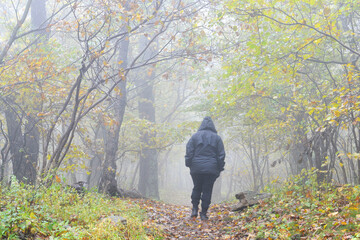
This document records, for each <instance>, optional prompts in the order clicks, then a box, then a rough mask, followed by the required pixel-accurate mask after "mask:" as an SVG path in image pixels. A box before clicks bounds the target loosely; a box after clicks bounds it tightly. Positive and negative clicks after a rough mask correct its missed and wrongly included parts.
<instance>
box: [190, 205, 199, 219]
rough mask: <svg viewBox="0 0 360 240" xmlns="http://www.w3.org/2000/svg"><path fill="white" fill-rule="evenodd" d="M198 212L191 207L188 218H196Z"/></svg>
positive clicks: (195, 208)
mask: <svg viewBox="0 0 360 240" xmlns="http://www.w3.org/2000/svg"><path fill="white" fill-rule="evenodd" d="M198 211H199V209H198V208H197V207H193V209H192V211H191V215H190V217H192V218H196V217H197V215H198Z"/></svg>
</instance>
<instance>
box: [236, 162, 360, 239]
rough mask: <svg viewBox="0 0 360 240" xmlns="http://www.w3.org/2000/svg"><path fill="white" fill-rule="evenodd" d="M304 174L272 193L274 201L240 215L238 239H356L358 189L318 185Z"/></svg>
mask: <svg viewBox="0 0 360 240" xmlns="http://www.w3.org/2000/svg"><path fill="white" fill-rule="evenodd" d="M317 175H318V171H317V170H314V169H313V170H311V171H308V172H306V171H303V172H302V174H301V175H298V176H295V177H293V178H291V179H289V180H288V181H286V182H285V183H284V185H283V186H282V187H281V188H280V189H272V190H271V191H272V192H273V197H272V198H271V199H269V200H267V201H264V202H261V203H260V204H259V205H256V206H254V207H252V208H249V209H248V210H247V211H245V212H243V213H241V215H240V216H239V219H241V222H242V223H243V226H242V227H239V230H240V233H242V235H241V234H240V235H239V236H245V235H246V236H252V237H255V238H258V239H262V238H266V239H325V238H327V239H358V237H359V236H358V235H357V233H358V232H359V230H360V226H359V224H358V222H359V218H360V215H359V214H358V213H359V199H360V188H359V187H358V186H350V185H343V186H334V185H333V184H319V183H318V182H317Z"/></svg>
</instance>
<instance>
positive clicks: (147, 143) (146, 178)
mask: <svg viewBox="0 0 360 240" xmlns="http://www.w3.org/2000/svg"><path fill="white" fill-rule="evenodd" d="M148 44H149V40H148V39H147V38H146V37H142V38H141V40H140V46H141V47H140V49H144V48H146V47H147V45H148ZM155 45H156V44H155V43H154V44H153V45H152V46H148V49H147V50H146V51H145V53H144V56H143V60H144V61H147V60H149V59H150V58H151V57H153V56H154V55H155V54H156V50H157V47H156V46H155ZM154 68H155V67H154V66H151V67H148V68H147V71H144V72H145V73H143V74H141V75H139V76H140V77H139V78H138V79H137V81H136V85H137V87H138V88H139V101H138V104H139V106H138V109H139V117H140V119H145V120H147V121H148V122H149V123H150V124H152V123H155V106H154V91H153V80H154V77H155V69H154ZM155 137H156V133H155V132H152V131H151V129H145V131H144V132H142V133H141V139H140V141H141V143H142V144H141V146H142V148H141V151H140V169H139V191H140V193H141V194H142V195H144V196H145V197H150V198H155V199H158V198H159V186H158V185H159V183H158V161H157V150H156V148H155V143H154V141H153V139H154V138H155Z"/></svg>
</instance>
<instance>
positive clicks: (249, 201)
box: [232, 191, 272, 212]
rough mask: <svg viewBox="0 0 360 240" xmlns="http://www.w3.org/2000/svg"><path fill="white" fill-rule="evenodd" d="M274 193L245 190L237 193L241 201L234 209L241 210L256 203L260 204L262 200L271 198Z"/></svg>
mask: <svg viewBox="0 0 360 240" xmlns="http://www.w3.org/2000/svg"><path fill="white" fill-rule="evenodd" d="M271 196H272V195H271V194H270V193H258V192H254V191H245V192H241V193H238V194H236V195H235V197H236V198H237V199H238V200H239V203H238V204H236V205H235V206H234V207H233V208H232V211H234V212H236V211H241V210H243V209H245V208H247V207H251V206H253V205H255V204H258V203H259V202H260V200H263V199H266V198H270V197H271Z"/></svg>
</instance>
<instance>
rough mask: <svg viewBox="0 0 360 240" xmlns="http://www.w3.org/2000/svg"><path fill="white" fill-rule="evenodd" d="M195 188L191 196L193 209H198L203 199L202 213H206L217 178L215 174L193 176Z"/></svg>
mask: <svg viewBox="0 0 360 240" xmlns="http://www.w3.org/2000/svg"><path fill="white" fill-rule="evenodd" d="M191 178H192V180H193V183H194V188H193V191H192V194H191V203H192V205H193V207H196V208H197V207H198V205H199V203H200V199H201V211H202V212H204V213H206V212H207V210H208V208H209V206H210V203H211V194H212V190H213V186H214V182H215V180H216V178H217V176H216V175H213V174H191Z"/></svg>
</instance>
